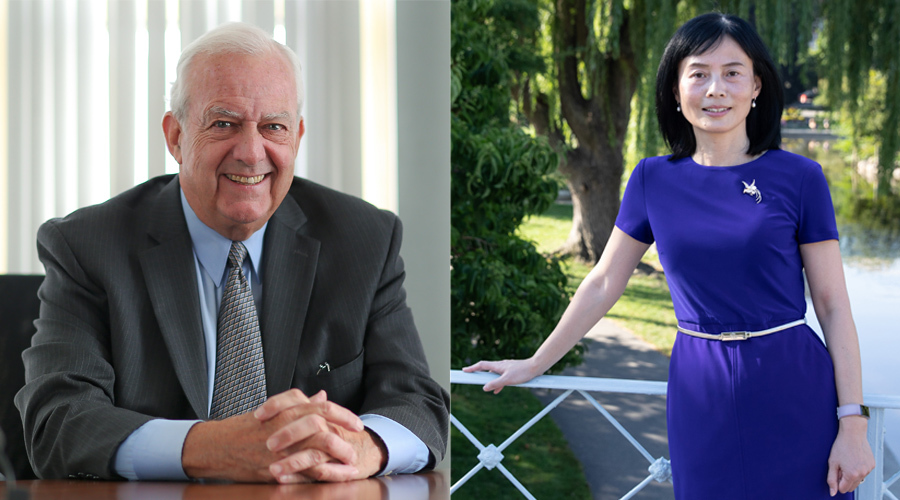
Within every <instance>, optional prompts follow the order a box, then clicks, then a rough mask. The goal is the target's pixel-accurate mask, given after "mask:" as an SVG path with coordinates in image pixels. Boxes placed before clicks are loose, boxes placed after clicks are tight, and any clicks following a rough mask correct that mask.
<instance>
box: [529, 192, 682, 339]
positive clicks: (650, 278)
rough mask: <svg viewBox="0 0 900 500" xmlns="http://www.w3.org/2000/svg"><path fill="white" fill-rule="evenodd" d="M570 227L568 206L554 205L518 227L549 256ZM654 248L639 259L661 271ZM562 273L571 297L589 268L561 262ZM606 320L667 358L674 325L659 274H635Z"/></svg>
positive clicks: (671, 310) (670, 307)
mask: <svg viewBox="0 0 900 500" xmlns="http://www.w3.org/2000/svg"><path fill="white" fill-rule="evenodd" d="M571 227H572V206H571V205H560V204H554V205H553V206H551V207H550V209H549V210H547V212H546V213H544V214H543V215H538V216H532V217H529V218H528V219H526V220H525V222H524V223H523V224H522V225H521V226H519V235H521V236H522V237H523V238H526V239H529V240H531V241H533V242H534V243H535V245H536V246H537V248H538V251H540V252H541V253H550V252H553V251H554V250H556V249H557V248H559V247H560V245H562V244H563V243H564V242H565V240H566V237H567V236H568V235H569V230H570V229H571ZM655 248H656V247H651V248H650V250H648V251H647V253H646V254H645V255H644V257H643V258H642V259H641V260H642V261H643V262H645V263H647V264H649V265H650V266H652V267H654V268H656V269H661V266H660V265H659V256H658V255H657V254H656V250H655ZM562 265H563V271H564V272H565V273H566V275H568V277H569V287H570V288H571V291H572V292H573V293H574V292H575V289H576V288H578V285H579V284H581V281H582V280H583V279H584V277H585V276H587V273H588V272H589V271H590V267H589V266H586V265H584V264H581V263H579V262H575V261H574V259H566V260H564V261H563V262H562ZM607 317H609V318H612V319H614V320H615V321H616V322H617V323H619V325H621V326H623V327H625V328H627V329H628V330H631V331H632V332H633V333H634V334H635V335H637V336H639V337H641V338H643V339H644V340H646V341H647V342H649V343H650V344H652V345H653V346H655V347H656V348H657V349H658V350H659V351H660V352H662V353H663V354H665V355H667V356H668V355H671V353H672V344H673V343H674V342H675V329H676V327H677V325H678V323H677V320H676V319H675V311H674V309H673V308H672V298H671V296H670V295H669V287H668V285H667V284H666V280H665V278H664V277H663V275H662V273H654V274H652V275H647V274H640V273H638V274H635V275H633V276H632V277H631V280H629V282H628V287H626V289H625V293H624V294H623V295H622V298H621V299H619V301H618V302H617V303H616V305H615V306H613V308H612V310H610V311H609V314H607Z"/></svg>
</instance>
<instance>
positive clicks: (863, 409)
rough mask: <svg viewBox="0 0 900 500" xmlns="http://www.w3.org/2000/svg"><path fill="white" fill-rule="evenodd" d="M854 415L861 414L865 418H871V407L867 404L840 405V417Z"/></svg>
mask: <svg viewBox="0 0 900 500" xmlns="http://www.w3.org/2000/svg"><path fill="white" fill-rule="evenodd" d="M852 415H859V416H860V417H863V418H869V407H868V406H866V405H860V404H848V405H841V406H838V409H837V416H838V418H839V419H840V418H844V417H849V416H852Z"/></svg>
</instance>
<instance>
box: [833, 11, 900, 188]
mask: <svg viewBox="0 0 900 500" xmlns="http://www.w3.org/2000/svg"><path fill="white" fill-rule="evenodd" d="M822 17H823V21H824V22H823V27H822V36H821V38H820V40H819V47H818V49H817V55H818V56H819V57H820V64H819V66H820V71H821V74H822V77H823V78H824V79H825V80H826V81H827V82H828V85H826V86H824V87H825V89H826V93H825V95H826V98H827V100H828V102H829V103H830V104H831V105H832V106H833V107H835V108H840V109H841V111H842V114H843V115H845V116H846V117H847V120H845V121H847V122H849V127H850V130H851V137H852V139H853V144H854V147H855V148H856V147H859V146H860V145H861V144H862V143H863V142H875V143H876V144H878V146H879V147H878V170H879V176H878V178H879V182H878V186H877V195H878V196H886V195H890V193H891V190H890V178H891V175H892V173H893V170H894V168H895V167H896V165H897V153H898V152H900V50H897V48H898V47H900V2H897V1H896V0H883V1H872V2H855V1H852V0H831V1H828V2H824V3H823V12H822ZM847 19H853V20H854V22H853V23H848V22H847ZM873 72H874V74H875V75H878V76H873ZM881 78H883V79H884V80H883V92H884V93H883V99H884V100H883V106H875V107H877V108H878V109H879V111H881V110H883V112H878V113H877V114H876V115H874V116H873V115H872V108H873V106H872V104H871V102H870V101H869V100H868V99H869V98H870V97H871V96H872V93H871V91H870V86H871V85H872V84H873V82H874V83H875V84H878V82H879V80H880V79H881ZM876 95H877V94H876ZM867 124H868V126H874V130H871V129H870V130H864V129H863V128H864V127H866V126H867Z"/></svg>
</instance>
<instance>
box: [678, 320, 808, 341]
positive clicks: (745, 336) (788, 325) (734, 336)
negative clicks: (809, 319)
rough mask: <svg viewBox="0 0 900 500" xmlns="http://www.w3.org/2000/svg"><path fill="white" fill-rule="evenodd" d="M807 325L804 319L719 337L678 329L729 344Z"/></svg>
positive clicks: (727, 333) (723, 334)
mask: <svg viewBox="0 0 900 500" xmlns="http://www.w3.org/2000/svg"><path fill="white" fill-rule="evenodd" d="M805 323H806V318H803V319H798V320H797V321H791V322H790V323H785V324H783V325H778V326H776V327H772V328H769V329H767V330H760V331H758V332H722V333H720V334H718V335H713V334H711V333H703V332H695V331H693V330H688V329H687V328H682V327H680V326H679V327H678V331H679V332H681V333H686V334H688V335H691V336H694V337H700V338H701V339H710V340H721V341H723V342H727V341H729V340H747V339H749V338H752V337H762V336H763V335H768V334H770V333H775V332H780V331H781V330H787V329H788V328H793V327H795V326H797V325H803V324H805Z"/></svg>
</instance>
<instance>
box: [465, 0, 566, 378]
mask: <svg viewBox="0 0 900 500" xmlns="http://www.w3.org/2000/svg"><path fill="white" fill-rule="evenodd" d="M451 13H452V17H451V19H452V23H451V40H452V45H451V57H452V64H453V69H452V78H453V82H452V84H451V89H452V96H453V101H452V103H451V109H452V123H451V141H452V150H451V168H452V174H451V175H452V181H451V183H452V187H451V203H452V210H451V226H452V229H451V242H450V244H451V266H452V269H453V270H452V274H451V301H452V306H451V322H452V325H451V330H452V335H453V340H452V356H451V363H452V365H453V366H454V367H455V368H458V367H460V366H462V365H464V364H466V363H469V362H474V361H477V360H478V359H500V358H510V357H516V358H522V357H528V356H530V355H531V354H533V353H534V351H535V350H536V349H537V347H538V346H539V345H540V343H541V342H542V341H543V339H544V338H545V337H546V336H547V335H548V334H549V333H550V332H551V331H552V329H553V327H554V326H555V324H556V322H557V321H558V320H559V317H560V316H561V315H562V311H563V310H564V309H565V306H566V305H567V304H568V299H569V296H568V294H567V292H566V290H565V283H566V278H565V275H564V274H563V273H562V272H561V271H560V269H559V264H558V262H557V261H556V260H554V259H548V258H546V257H544V256H542V255H540V254H539V253H538V252H537V250H535V248H534V245H533V244H531V243H530V242H527V241H525V240H523V239H521V238H519V237H517V236H516V235H515V234H514V233H515V230H516V228H517V227H518V225H519V224H520V223H521V222H522V220H523V218H524V217H525V216H527V215H529V214H535V213H542V212H543V211H544V210H546V209H547V207H549V206H550V204H551V203H552V201H553V200H554V199H555V197H556V193H557V187H556V183H555V182H554V181H553V180H552V179H550V178H549V177H548V174H550V173H551V172H553V171H554V170H555V169H556V165H557V163H558V157H557V155H556V153H555V152H554V151H553V150H552V149H551V148H550V147H549V146H548V145H547V143H546V141H545V140H543V139H535V138H534V137H531V136H529V135H528V134H526V133H525V132H524V131H523V130H522V129H521V128H519V127H518V126H516V125H514V124H513V123H511V121H510V114H509V111H510V90H509V83H510V78H511V76H512V75H513V74H514V73H515V72H524V71H536V70H539V69H540V68H541V64H542V63H541V61H540V60H539V59H536V58H535V57H533V56H530V55H529V53H528V52H527V51H525V50H523V47H524V46H525V45H523V44H522V41H523V40H529V39H533V38H536V37H538V36H539V34H538V28H539V22H538V20H537V9H536V5H535V3H534V2H530V1H527V0H470V1H459V2H453V3H452V4H451ZM529 43H532V42H529ZM581 352H583V347H582V346H581V345H578V346H576V348H575V349H573V351H572V352H570V353H569V354H568V355H566V356H565V357H564V358H563V359H562V360H561V361H560V363H558V364H557V368H558V369H561V368H562V367H564V366H568V365H571V364H576V363H578V362H580V354H581Z"/></svg>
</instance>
